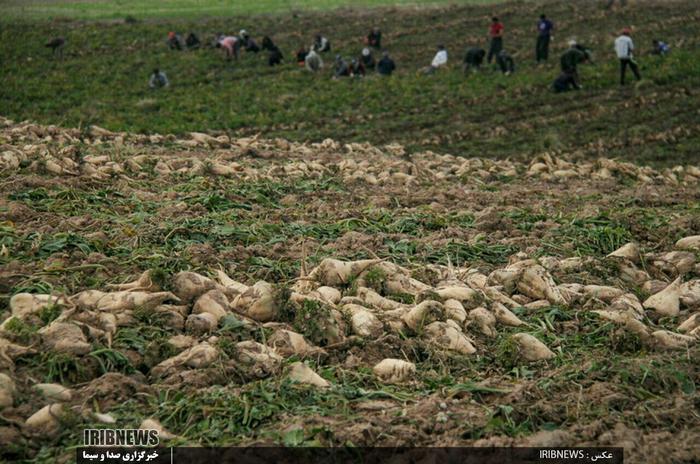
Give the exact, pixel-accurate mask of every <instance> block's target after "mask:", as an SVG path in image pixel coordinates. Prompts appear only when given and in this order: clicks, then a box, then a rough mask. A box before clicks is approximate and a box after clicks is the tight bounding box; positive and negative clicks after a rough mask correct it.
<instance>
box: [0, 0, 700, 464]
mask: <svg viewBox="0 0 700 464" xmlns="http://www.w3.org/2000/svg"><path fill="white" fill-rule="evenodd" d="M174 3H177V2H171V3H170V4H174ZM292 3H295V2H292ZM630 3H631V4H630V6H629V7H628V8H627V9H625V10H619V9H615V10H613V11H608V12H605V11H604V10H602V9H601V8H600V4H596V2H581V3H577V2H554V1H551V2H539V3H536V4H537V5H538V6H539V7H540V9H544V10H546V11H547V12H548V13H549V15H550V16H551V17H552V18H554V19H555V21H556V22H557V24H558V26H559V28H560V30H559V31H558V32H557V40H564V38H567V37H570V36H574V35H575V36H576V37H578V38H579V40H580V41H581V42H584V43H586V44H590V45H591V46H592V47H593V48H594V50H596V59H595V62H594V64H593V65H590V66H588V67H584V68H583V69H582V77H583V82H584V86H585V87H584V89H583V90H582V91H580V92H577V93H571V94H565V95H553V94H552V93H550V92H549V91H548V90H547V86H548V85H549V83H550V81H551V79H552V78H553V77H554V74H556V67H557V66H558V63H557V59H554V60H552V62H551V63H550V64H548V65H546V66H542V67H536V66H534V65H533V64H531V63H528V60H529V59H530V58H529V54H530V53H531V51H530V48H531V46H532V40H531V39H532V37H531V36H532V30H531V29H532V22H533V18H534V17H536V16H537V14H539V11H540V10H537V12H536V13H533V9H532V7H531V6H529V4H528V2H507V3H503V4H499V5H498V7H497V8H498V14H499V15H500V16H501V17H502V18H503V19H504V20H505V21H506V23H507V25H508V27H509V34H511V35H510V36H509V38H508V40H512V43H513V50H514V51H516V52H517V56H518V57H519V59H520V60H521V61H522V64H521V65H519V68H518V71H517V72H516V73H515V74H514V75H512V76H509V77H507V78H506V77H504V76H500V75H497V74H496V73H495V72H494V71H493V70H491V69H486V70H484V71H483V72H482V73H481V74H479V75H471V76H468V77H465V76H464V75H463V74H462V73H461V71H460V70H459V69H458V66H457V65H456V64H453V67H452V69H449V70H447V71H446V72H445V73H441V74H437V75H434V76H429V77H428V76H421V75H417V73H416V70H417V69H418V68H419V66H421V65H422V64H424V63H426V62H428V61H429V59H430V58H431V55H432V53H433V48H434V46H435V44H436V43H437V41H444V42H445V43H446V44H447V45H448V49H450V47H454V49H455V50H458V49H459V50H461V49H463V48H464V47H465V46H466V45H467V44H470V43H477V42H479V41H481V42H482V43H483V41H484V40H483V34H482V32H483V31H482V29H483V27H482V26H483V24H484V22H485V21H487V19H488V17H489V16H490V14H492V12H493V9H495V8H496V7H495V6H493V5H491V6H488V7H485V6H478V5H464V4H460V5H456V6H454V5H453V6H430V7H426V8H424V9H415V8H397V7H392V8H377V9H370V10H364V11H359V10H342V11H334V12H308V13H307V12H302V13H297V16H296V17H295V16H291V15H286V14H284V13H281V14H280V15H279V16H273V15H267V16H254V15H247V16H240V17H237V18H219V19H206V18H205V19H198V20H196V21H195V20H187V21H185V20H181V19H170V18H165V19H164V18H160V19H147V20H139V21H137V22H136V23H133V22H128V23H127V22H123V21H110V22H99V23H98V22H92V21H84V20H82V19H81V20H77V19H62V20H58V19H54V20H39V19H36V18H35V19H27V18H22V19H20V20H17V21H13V22H6V23H3V24H2V27H0V39H1V40H0V53H1V55H0V60H2V68H0V73H2V74H1V77H2V82H3V86H2V87H0V105H1V106H0V107H1V108H2V112H1V113H2V114H0V461H1V462H32V463H35V462H36V463H53V462H59V463H64V462H73V460H74V457H75V451H74V450H75V448H76V447H77V446H80V445H81V444H82V434H83V430H84V429H90V428H156V429H159V430H160V432H161V433H160V437H161V439H162V442H163V443H165V444H167V445H169V446H170V445H172V446H178V445H180V446H218V445H221V446H248V445H285V446H388V447H395V446H483V447H492V446H535V447H538V446H542V447H566V446H569V447H570V446H618V447H624V448H625V462H630V463H648V462H654V463H657V462H658V463H665V462H669V463H693V462H698V459H699V458H700V428H698V423H700V392H699V391H698V387H699V386H700V363H699V361H700V343H698V342H699V341H700V259H699V258H700V162H699V161H698V157H699V155H698V148H697V147H698V128H699V126H698V114H699V111H700V105H699V103H698V101H699V99H698V98H697V84H698V81H699V80H700V72H699V71H700V61H699V60H698V58H699V56H698V53H699V49H698V42H697V40H698V39H697V37H698V34H697V32H698V27H699V26H698V25H697V19H698V11H697V9H696V7H695V6H694V3H693V2H691V1H689V0H680V1H668V2H667V1H637V2H630ZM339 18H341V19H342V21H339ZM583 18H587V20H586V21H583ZM375 23H376V24H379V25H380V26H381V27H382V29H383V30H384V31H385V40H386V42H387V44H388V46H390V48H391V50H392V54H393V55H394V57H395V58H396V59H397V61H398V62H399V66H400V68H399V72H398V74H397V75H395V76H392V78H391V79H384V80H382V79H378V78H376V77H375V76H372V77H368V78H366V79H364V80H362V81H359V80H358V81H331V80H330V76H329V73H330V71H329V70H326V71H324V73H323V75H318V76H311V75H308V74H305V73H303V72H301V70H299V69H297V68H296V66H295V65H294V64H291V63H287V64H285V65H284V66H283V67H282V68H280V69H274V70H271V69H268V68H267V66H266V65H265V63H264V59H263V58H264V57H262V56H250V55H244V56H243V57H242V59H241V61H240V62H239V63H237V64H226V63H224V62H223V60H222V58H221V56H219V55H217V54H216V53H215V50H211V49H204V50H200V51H197V52H181V53H175V52H168V51H167V50H165V48H164V47H165V46H164V44H163V36H164V34H165V32H166V31H167V30H170V29H177V30H182V31H187V30H190V29H196V30H197V31H202V35H204V34H205V33H206V31H212V32H213V31H217V30H219V29H222V30H223V29H230V30H234V31H235V30H237V29H238V28H240V27H246V28H248V29H249V30H253V31H256V33H257V31H260V33H261V34H262V33H267V32H268V31H273V30H274V31H275V37H276V39H277V41H278V42H279V43H280V44H282V43H283V44H288V47H287V48H288V49H289V50H291V48H295V47H296V46H297V45H298V43H299V42H301V41H302V40H306V39H307V37H308V35H309V32H308V31H313V30H332V31H333V35H332V36H331V39H332V40H333V44H334V46H336V44H337V47H338V48H339V49H340V50H341V51H343V53H346V54H349V53H350V52H351V51H356V49H357V47H358V46H359V38H358V37H359V36H360V35H361V34H363V33H364V32H365V30H366V29H367V26H369V25H371V24H375ZM621 24H633V25H634V27H635V31H636V32H635V40H637V41H638V43H639V44H640V47H641V48H642V50H644V49H645V44H647V42H650V40H651V38H652V37H656V36H658V35H661V36H662V37H663V38H665V39H666V40H668V41H669V42H670V43H671V44H672V46H673V47H674V50H673V52H672V53H671V55H669V56H668V57H665V58H664V59H655V58H654V57H651V56H648V54H647V55H645V54H644V53H643V52H642V53H641V56H640V61H641V63H642V73H643V75H644V76H645V79H644V80H643V81H641V82H640V83H638V84H636V85H635V84H630V85H629V86H628V87H626V88H623V89H620V88H618V86H617V84H616V68H615V66H616V64H615V63H614V61H613V60H612V59H609V56H608V54H609V49H610V47H611V44H610V42H611V37H610V35H609V34H610V33H611V31H614V30H616V28H618V27H619V26H620V25H621ZM302 31H305V32H304V34H305V35H304V36H303V39H302ZM58 34H64V35H65V36H66V38H67V39H68V44H69V45H68V47H67V48H66V56H65V57H64V60H62V61H60V60H51V59H49V58H47V56H48V53H47V52H46V50H45V49H44V48H43V47H42V44H43V42H44V41H45V39H46V37H50V36H53V35H58ZM329 35H330V34H329ZM353 40H355V43H354V44H353ZM389 44H390V45H389ZM450 44H452V45H450ZM458 47H459V48H458ZM560 48H561V47H560V46H559V45H557V46H556V47H555V49H556V50H557V51H556V52H555V53H554V56H555V57H557V55H558V52H559V51H561V50H560ZM460 53H461V51H460ZM288 55H289V53H288ZM457 55H458V54H457V53H456V52H455V55H453V56H454V57H456V56H457ZM154 63H158V64H159V65H160V66H161V67H162V68H163V69H165V70H166V71H167V72H168V75H169V77H170V78H171V80H172V87H171V88H169V89H167V90H165V91H162V92H148V91H147V90H146V89H145V87H146V80H147V76H148V72H149V71H150V68H151V67H152V66H153V65H154ZM134 76H139V77H138V79H137V78H135V77H134ZM142 81H143V82H142Z"/></svg>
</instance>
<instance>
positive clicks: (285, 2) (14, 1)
mask: <svg viewBox="0 0 700 464" xmlns="http://www.w3.org/2000/svg"><path fill="white" fill-rule="evenodd" d="M500 1H503V0H500ZM444 3H445V2H444V0H419V1H416V0H354V1H353V2H352V4H350V7H352V8H372V7H378V6H402V7H421V8H422V7H426V6H433V5H441V4H444ZM453 3H462V4H470V5H478V4H493V3H499V0H460V1H459V2H453ZM0 5H1V6H2V7H3V12H4V14H5V15H6V17H8V18H21V19H27V18H32V19H56V18H71V19H100V20H109V19H124V18H125V17H126V16H137V17H140V18H182V17H188V18H200V17H206V16H233V15H243V14H280V13H292V14H293V13H299V12H305V11H313V10H328V9H337V8H343V7H348V2H345V1H341V0H258V1H255V2H240V1H234V0H206V1H202V0H160V1H158V2H157V4H154V2H152V1H149V0H118V1H107V0H92V1H84V0H83V1H81V0H0Z"/></svg>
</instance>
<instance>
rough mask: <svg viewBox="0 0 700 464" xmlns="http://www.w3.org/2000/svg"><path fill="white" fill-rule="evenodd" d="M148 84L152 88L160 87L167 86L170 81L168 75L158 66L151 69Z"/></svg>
mask: <svg viewBox="0 0 700 464" xmlns="http://www.w3.org/2000/svg"><path fill="white" fill-rule="evenodd" d="M148 86H149V87H150V88H152V89H160V88H163V87H169V86H170V82H168V77H167V76H166V75H165V73H164V72H163V71H161V70H160V69H158V68H155V69H154V70H153V74H151V78H150V79H149V80H148Z"/></svg>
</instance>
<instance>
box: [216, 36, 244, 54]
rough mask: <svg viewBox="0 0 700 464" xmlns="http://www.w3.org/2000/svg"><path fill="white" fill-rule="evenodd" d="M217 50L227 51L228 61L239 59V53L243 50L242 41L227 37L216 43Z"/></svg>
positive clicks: (234, 37)
mask: <svg viewBox="0 0 700 464" xmlns="http://www.w3.org/2000/svg"><path fill="white" fill-rule="evenodd" d="M216 48H223V49H224V50H225V51H226V59H227V60H230V59H231V58H235V59H236V60H237V59H238V52H239V50H240V49H241V41H240V40H239V39H238V37H236V36H232V35H229V36H225V37H222V38H220V39H219V41H218V42H217V43H216Z"/></svg>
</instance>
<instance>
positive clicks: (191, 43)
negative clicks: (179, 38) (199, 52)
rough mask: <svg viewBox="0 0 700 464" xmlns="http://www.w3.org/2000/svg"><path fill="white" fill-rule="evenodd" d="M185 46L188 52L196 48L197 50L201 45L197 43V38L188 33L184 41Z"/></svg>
mask: <svg viewBox="0 0 700 464" xmlns="http://www.w3.org/2000/svg"><path fill="white" fill-rule="evenodd" d="M185 45H187V48H188V49H190V50H194V49H196V48H199V47H200V46H201V45H202V43H201V42H200V41H199V37H197V35H196V34H195V33H194V32H190V33H189V35H188V36H187V38H186V39H185Z"/></svg>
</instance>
